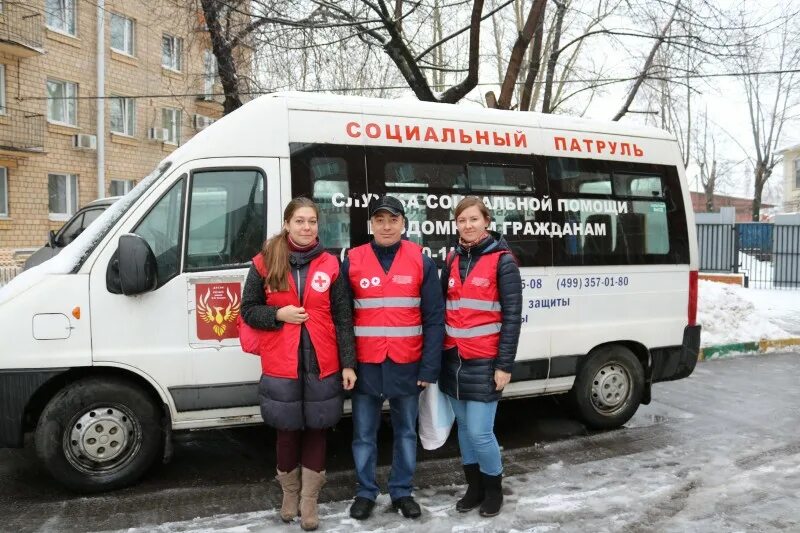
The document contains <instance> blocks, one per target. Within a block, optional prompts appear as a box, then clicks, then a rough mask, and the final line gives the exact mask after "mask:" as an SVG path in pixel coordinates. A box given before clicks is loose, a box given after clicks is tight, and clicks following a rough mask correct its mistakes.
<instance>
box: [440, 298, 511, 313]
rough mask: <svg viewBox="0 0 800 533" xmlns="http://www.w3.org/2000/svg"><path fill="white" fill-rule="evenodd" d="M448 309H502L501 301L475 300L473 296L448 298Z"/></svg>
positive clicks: (446, 303)
mask: <svg viewBox="0 0 800 533" xmlns="http://www.w3.org/2000/svg"><path fill="white" fill-rule="evenodd" d="M445 305H446V307H447V309H450V310H451V311H455V310H457V309H477V310H478V311H502V310H503V308H502V306H501V305H500V302H490V301H488V300H475V299H473V298H461V299H460V300H447V302H445Z"/></svg>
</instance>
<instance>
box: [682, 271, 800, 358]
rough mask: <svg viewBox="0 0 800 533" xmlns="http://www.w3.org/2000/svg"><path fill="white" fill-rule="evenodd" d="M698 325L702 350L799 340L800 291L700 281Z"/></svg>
mask: <svg viewBox="0 0 800 533" xmlns="http://www.w3.org/2000/svg"><path fill="white" fill-rule="evenodd" d="M697 321H698V323H700V324H701V325H702V326H703V332H702V334H701V336H700V340H701V343H702V345H703V346H715V345H719V344H731V343H736V342H753V341H759V340H761V339H786V338H790V337H796V336H800V291H781V290H759V289H746V288H744V287H739V286H737V285H729V284H725V283H717V282H713V281H706V280H700V281H699V286H698V302H697Z"/></svg>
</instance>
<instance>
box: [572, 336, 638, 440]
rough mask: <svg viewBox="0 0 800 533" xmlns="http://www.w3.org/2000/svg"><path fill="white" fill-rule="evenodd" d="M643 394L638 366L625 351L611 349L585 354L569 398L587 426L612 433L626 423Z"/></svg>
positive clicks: (633, 357) (615, 348)
mask: <svg viewBox="0 0 800 533" xmlns="http://www.w3.org/2000/svg"><path fill="white" fill-rule="evenodd" d="M643 391H644V370H643V369H642V364H641V363H640V362H639V360H638V359H637V358H636V356H635V355H633V352H631V351H630V350H629V349H628V348H625V347H624V346H618V345H613V346H604V347H602V348H599V349H597V350H595V351H592V352H591V353H590V354H589V356H588V359H587V360H586V361H585V362H584V364H583V366H582V367H581V369H580V370H579V371H578V375H577V376H576V378H575V384H574V385H573V386H572V398H573V401H574V403H575V407H576V408H577V411H578V415H579V416H580V418H581V419H582V420H583V422H584V423H585V424H586V425H587V426H589V427H591V428H594V429H612V428H617V427H620V426H621V425H622V424H624V423H625V422H627V421H628V420H630V418H631V417H632V416H633V414H634V413H635V412H636V410H637V409H638V408H639V404H640V403H641V400H642V393H643Z"/></svg>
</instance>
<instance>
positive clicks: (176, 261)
mask: <svg viewBox="0 0 800 533" xmlns="http://www.w3.org/2000/svg"><path fill="white" fill-rule="evenodd" d="M185 181H186V176H185V175H184V176H182V177H181V179H180V181H178V182H177V183H175V185H173V186H172V188H170V190H169V192H167V193H166V194H165V195H164V196H162V197H161V199H160V200H159V201H158V202H157V203H156V205H155V206H153V208H152V209H151V210H150V212H148V213H147V214H146V215H145V217H144V218H143V219H142V220H141V221H140V222H139V224H138V225H137V226H136V228H134V230H133V233H135V234H137V235H139V236H140V237H142V238H143V239H144V240H146V241H147V244H149V245H150V249H151V250H153V254H154V255H155V256H156V263H157V265H158V269H157V272H158V286H159V287H160V286H162V285H164V284H165V283H166V282H167V281H169V280H170V279H172V278H173V277H175V276H176V275H177V274H178V272H179V270H180V253H179V249H180V243H181V220H182V218H183V217H182V212H183V194H184V192H183V191H184V183H185Z"/></svg>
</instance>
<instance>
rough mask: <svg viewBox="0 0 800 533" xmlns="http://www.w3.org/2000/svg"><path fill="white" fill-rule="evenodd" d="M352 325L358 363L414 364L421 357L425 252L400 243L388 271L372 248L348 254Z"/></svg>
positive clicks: (411, 245) (407, 242)
mask: <svg viewBox="0 0 800 533" xmlns="http://www.w3.org/2000/svg"><path fill="white" fill-rule="evenodd" d="M349 258H350V270H349V274H350V286H351V287H352V290H353V296H354V302H353V309H354V311H353V325H354V326H355V327H354V332H355V337H356V357H357V359H358V362H359V363H382V362H383V361H384V360H385V359H386V357H387V356H388V357H389V359H391V360H392V361H394V362H396V363H413V362H416V361H419V360H420V359H421V358H422V311H421V310H420V302H421V292H420V289H421V287H422V276H423V267H422V248H421V247H420V246H419V245H417V244H414V243H412V242H409V241H405V240H403V241H400V248H399V249H398V250H397V255H395V257H394V261H393V262H392V266H391V268H390V269H389V272H388V273H387V272H384V271H383V267H382V266H381V264H380V261H378V258H377V257H376V255H375V252H374V251H373V249H372V245H371V244H369V243H368V244H364V245H361V246H358V247H356V248H353V249H352V250H350V254H349Z"/></svg>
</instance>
